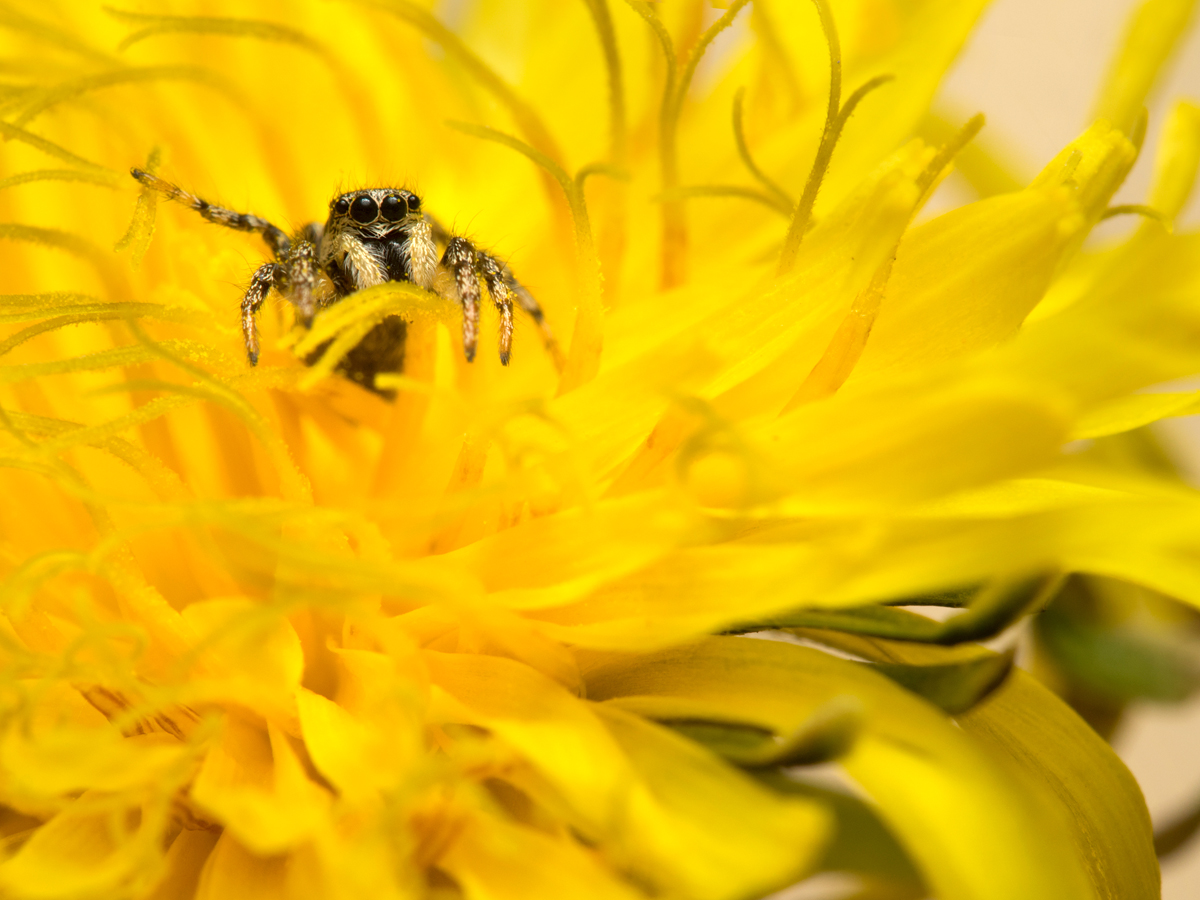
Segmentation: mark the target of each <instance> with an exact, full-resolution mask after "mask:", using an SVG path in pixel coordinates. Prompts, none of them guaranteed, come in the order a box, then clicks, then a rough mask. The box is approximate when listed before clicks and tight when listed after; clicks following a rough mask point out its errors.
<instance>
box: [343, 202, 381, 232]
mask: <svg viewBox="0 0 1200 900" xmlns="http://www.w3.org/2000/svg"><path fill="white" fill-rule="evenodd" d="M350 215H351V216H352V217H353V218H354V221H355V222H359V223H361V224H363V225H366V224H367V223H368V222H374V221H375V217H376V216H378V215H379V207H378V206H377V205H376V203H375V201H374V200H372V199H371V198H370V197H359V198H358V199H357V200H355V201H354V202H353V203H351V204H350Z"/></svg>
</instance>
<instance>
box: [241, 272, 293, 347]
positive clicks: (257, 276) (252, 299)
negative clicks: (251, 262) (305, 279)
mask: <svg viewBox="0 0 1200 900" xmlns="http://www.w3.org/2000/svg"><path fill="white" fill-rule="evenodd" d="M283 274H284V270H283V266H281V265H279V263H273V262H269V263H263V264H262V265H261V266H259V267H258V268H257V269H256V270H255V272H254V277H253V278H251V279H250V287H248V288H247V289H246V295H245V296H244V297H243V298H242V338H243V340H245V342H246V356H248V357H249V358H250V365H252V366H256V365H258V353H259V346H258V326H257V325H255V323H254V317H255V316H256V315H257V314H258V311H259V309H261V308H262V305H263V301H264V300H266V299H267V294H269V293H270V292H271V288H273V287H275V286H276V282H277V281H279V280H280V279H281V278H282V277H283Z"/></svg>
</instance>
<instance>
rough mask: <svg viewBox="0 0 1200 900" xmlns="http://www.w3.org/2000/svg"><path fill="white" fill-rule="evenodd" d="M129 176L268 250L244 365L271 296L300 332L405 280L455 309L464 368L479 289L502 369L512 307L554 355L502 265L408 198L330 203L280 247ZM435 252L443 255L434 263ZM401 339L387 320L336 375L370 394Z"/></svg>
mask: <svg viewBox="0 0 1200 900" xmlns="http://www.w3.org/2000/svg"><path fill="white" fill-rule="evenodd" d="M130 174H131V175H133V177H134V178H136V179H137V180H138V181H139V182H141V183H142V184H144V185H145V186H146V187H148V188H151V189H153V190H156V191H158V192H160V193H162V194H165V195H166V196H167V197H169V198H170V199H172V200H177V201H179V202H180V203H183V204H185V205H186V206H189V207H191V208H192V209H194V210H196V212H198V213H200V215H201V216H203V217H204V218H205V219H207V220H208V221H210V222H215V223H216V224H218V225H224V226H225V227H227V228H234V229H236V230H238V231H254V232H258V233H259V234H261V235H262V237H263V240H264V241H266V242H267V246H269V247H270V248H271V252H272V254H273V255H274V257H275V258H274V260H273V261H272V262H268V263H263V264H262V265H261V266H259V267H258V269H257V270H256V271H255V273H254V276H253V277H252V278H251V280H250V287H249V288H248V289H247V290H246V295H245V297H244V298H243V299H242V335H243V337H244V338H245V341H246V355H247V356H248V357H249V358H250V365H252V366H253V365H256V364H257V363H258V354H259V343H258V329H257V328H256V326H255V321H254V320H255V316H256V315H257V313H258V310H259V308H260V307H261V306H262V305H263V301H264V300H265V299H266V297H267V294H268V293H270V291H271V289H272V288H274V289H275V290H277V291H278V292H279V293H280V294H281V295H282V296H283V297H284V298H285V299H286V300H288V301H289V302H290V303H291V304H292V306H294V307H295V308H296V316H297V318H298V319H299V321H300V322H301V323H303V324H304V325H306V326H307V325H310V324H311V323H312V319H313V316H314V315H316V313H317V311H318V310H319V309H321V308H323V307H326V306H329V305H330V304H333V303H336V302H337V301H339V300H341V299H342V298H343V297H346V296H348V295H350V294H352V293H354V292H355V291H359V290H362V289H364V288H368V287H373V286H374V285H377V284H383V283H384V282H385V281H409V282H412V283H413V284H415V285H418V286H420V287H423V288H425V289H426V290H430V291H435V292H437V293H438V294H440V295H442V296H444V297H447V298H448V299H451V300H454V301H455V302H456V303H458V304H460V305H461V306H462V311H463V326H462V327H463V350H464V352H465V353H466V357H467V361H468V362H470V361H472V360H473V359H474V358H475V345H476V342H477V338H478V332H479V301H480V290H479V283H480V280H482V281H483V283H484V284H486V285H487V290H488V293H489V294H490V295H491V298H492V301H493V302H494V303H495V304H496V308H497V309H498V310H499V311H500V362H501V363H502V364H504V365H508V359H509V353H510V350H511V347H512V332H513V301H514V300H515V301H516V303H517V305H518V306H520V307H521V309H523V310H524V311H525V312H526V313H528V314H529V316H530V317H531V318H532V319H533V320H534V322H536V323H537V324H538V326H539V327H540V328H541V330H542V334H543V337H544V339H545V341H546V344H547V347H548V348H549V349H550V350H551V352H552V353H554V352H555V351H556V350H557V347H556V346H555V345H554V338H553V336H552V335H551V333H550V329H549V326H548V325H547V324H546V321H545V317H544V316H543V315H542V308H541V307H540V306H538V303H537V301H536V300H534V299H533V296H532V295H531V294H530V293H529V291H528V290H526V289H525V287H524V286H522V285H521V283H520V282H519V281H517V279H516V278H515V277H513V274H512V272H511V271H509V268H508V266H506V265H505V264H504V263H502V262H501V261H500V260H498V259H497V258H496V257H494V256H492V255H491V254H490V253H485V252H484V251H482V250H480V249H478V248H477V247H475V246H474V245H472V244H471V242H470V241H468V240H467V239H466V238H463V237H457V236H454V235H452V234H450V233H449V232H448V231H447V230H446V229H445V228H443V227H442V226H441V225H440V224H438V222H437V220H436V219H434V218H432V217H431V216H429V215H428V214H426V213H422V211H421V198H420V197H418V196H417V195H416V194H414V193H413V192H412V191H407V190H403V189H395V188H371V189H367V190H358V191H350V192H348V193H345V194H341V195H339V196H337V197H334V198H333V199H332V200H331V201H330V202H329V218H328V219H327V220H326V222H325V224H324V225H320V224H318V223H316V222H311V223H309V224H308V225H305V226H304V227H303V228H301V229H300V230H299V231H297V232H296V233H295V234H294V235H292V236H291V237H290V238H289V237H288V236H287V235H286V234H284V233H283V231H282V230H280V229H279V228H277V227H275V226H274V225H272V224H271V223H270V222H268V221H266V220H265V219H260V218H259V217H258V216H255V215H252V214H250V213H238V212H234V211H233V210H229V209H223V208H222V207H219V206H214V205H212V204H211V203H209V202H208V201H207V200H202V199H201V198H199V197H197V196H195V195H194V194H190V193H188V192H187V191H185V190H183V189H182V188H180V187H177V186H176V185H174V184H171V183H170V182H168V181H164V180H162V179H161V178H158V177H157V176H155V175H151V174H150V173H149V172H143V171H142V170H141V169H131V170H130ZM439 246H441V247H444V248H445V252H443V253H442V256H441V259H440V261H439V259H438V255H437V249H438V247H439ZM405 333H406V324H405V322H404V320H403V319H401V318H400V317H398V316H389V317H388V318H386V319H384V320H383V321H382V322H380V323H379V324H378V325H376V326H375V327H374V328H373V329H372V330H371V331H370V332H369V333H368V334H367V335H366V337H364V338H363V340H362V341H361V342H360V343H359V344H358V346H356V347H355V348H354V349H353V350H351V351H350V352H349V353H348V354H347V355H346V357H345V358H344V359H343V360H342V362H341V365H340V367H339V368H340V370H341V371H342V372H343V373H344V374H345V375H346V376H347V377H348V378H350V379H351V380H353V381H355V382H358V383H359V384H361V385H363V386H364V387H366V388H369V389H371V390H376V388H375V375H376V374H378V373H380V372H398V371H400V370H401V369H402V367H403V363H404V339H405ZM322 350H323V348H319V349H318V350H317V351H316V352H315V353H314V355H313V356H310V358H309V359H308V360H307V361H308V362H312V361H313V359H314V357H315V356H319V355H320V353H321V351H322ZM381 393H385V392H381Z"/></svg>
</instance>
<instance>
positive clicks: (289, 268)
mask: <svg viewBox="0 0 1200 900" xmlns="http://www.w3.org/2000/svg"><path fill="white" fill-rule="evenodd" d="M272 288H274V289H275V290H277V291H279V292H280V293H281V294H283V295H284V296H285V297H286V298H287V299H288V300H289V301H290V302H291V304H292V305H293V306H295V307H296V315H297V318H299V320H300V321H301V322H302V323H303V324H304V325H305V327H307V326H308V325H310V324H312V318H313V316H314V315H315V314H316V311H317V301H316V288H317V250H316V247H314V246H313V245H312V244H311V243H309V242H308V241H303V240H300V241H296V242H295V243H294V244H292V245H291V246H290V247H289V248H288V250H287V252H286V253H285V254H284V256H283V261H282V262H277V263H274V262H270V263H264V264H263V265H261V266H259V267H258V269H257V270H256V271H255V273H254V276H253V277H252V278H251V279H250V287H249V288H247V290H246V295H245V296H244V297H243V298H242V338H243V340H245V342H246V356H247V357H248V358H249V360H250V365H252V366H255V365H258V355H259V352H260V347H259V342H258V327H257V325H256V324H255V317H256V316H257V315H258V311H259V310H260V309H261V308H262V305H263V302H264V301H265V300H266V299H267V294H269V293H270V292H271V289H272Z"/></svg>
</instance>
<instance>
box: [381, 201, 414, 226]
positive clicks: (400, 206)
mask: <svg viewBox="0 0 1200 900" xmlns="http://www.w3.org/2000/svg"><path fill="white" fill-rule="evenodd" d="M379 210H380V212H382V213H383V217H384V218H385V219H387V220H388V221H389V222H399V221H400V220H401V219H403V218H404V215H405V213H407V212H408V204H407V203H405V202H404V198H403V197H397V196H395V195H394V194H392V195H389V196H387V197H384V198H383V203H381V204H380V206H379Z"/></svg>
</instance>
